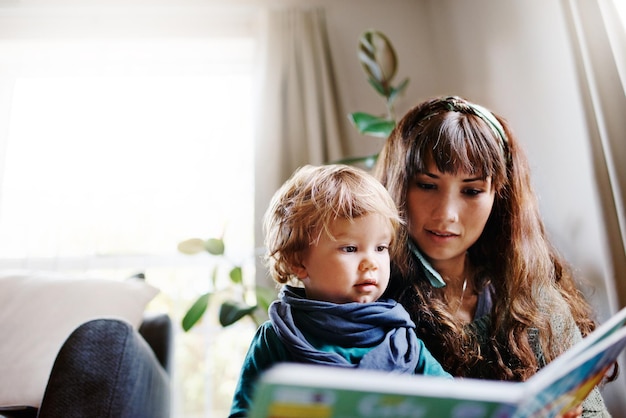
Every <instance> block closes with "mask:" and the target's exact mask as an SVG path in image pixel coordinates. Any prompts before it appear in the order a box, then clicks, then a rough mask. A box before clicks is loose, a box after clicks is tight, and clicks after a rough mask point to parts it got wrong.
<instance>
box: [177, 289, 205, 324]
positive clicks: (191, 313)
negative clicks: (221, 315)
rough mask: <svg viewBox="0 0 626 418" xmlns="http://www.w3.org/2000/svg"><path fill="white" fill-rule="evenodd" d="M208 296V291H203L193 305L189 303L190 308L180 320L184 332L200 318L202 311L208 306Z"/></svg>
mask: <svg viewBox="0 0 626 418" xmlns="http://www.w3.org/2000/svg"><path fill="white" fill-rule="evenodd" d="M210 297H211V293H210V292H209V293H205V294H204V295H202V296H200V297H199V298H198V299H197V300H196V301H195V302H194V304H193V305H191V308H189V310H188V311H187V313H186V314H185V316H184V318H183V321H182V327H183V330H185V332H187V331H189V330H190V329H191V327H193V326H194V325H195V324H196V322H198V321H199V320H200V318H202V315H204V312H205V311H206V309H207V307H208V306H209V299H210Z"/></svg>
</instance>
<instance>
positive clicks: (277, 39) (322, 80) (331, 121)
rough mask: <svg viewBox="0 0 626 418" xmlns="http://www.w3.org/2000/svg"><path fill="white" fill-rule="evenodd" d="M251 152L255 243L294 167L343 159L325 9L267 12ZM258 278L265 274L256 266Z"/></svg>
mask: <svg viewBox="0 0 626 418" xmlns="http://www.w3.org/2000/svg"><path fill="white" fill-rule="evenodd" d="M262 31H263V34H262V39H263V45H264V46H263V48H262V49H263V55H262V58H261V61H262V65H263V69H262V76H261V81H260V86H261V87H260V90H261V91H260V94H259V120H258V124H257V126H258V131H257V138H256V149H255V164H256V166H255V167H256V168H255V179H256V180H255V193H256V196H255V213H256V215H255V218H256V222H255V224H256V227H255V237H256V238H255V239H256V245H257V248H262V245H263V244H262V240H263V236H262V230H261V222H260V220H261V217H262V216H263V214H264V213H265V210H266V208H267V205H268V203H269V200H270V199H271V196H272V194H273V193H274V192H275V191H276V189H278V188H279V187H280V185H281V184H282V183H283V182H284V181H285V180H286V179H287V178H288V177H289V176H290V175H291V173H292V172H293V171H294V170H295V169H296V168H298V167H300V166H302V165H305V164H324V163H327V162H330V161H334V160H338V159H340V158H342V157H343V156H344V146H343V144H342V142H341V139H342V135H341V121H340V119H339V118H341V117H342V116H341V115H339V114H338V113H339V112H338V108H339V106H338V98H337V92H336V88H335V78H334V75H333V65H332V60H331V54H330V49H329V45H328V37H327V32H326V24H325V19H324V11H323V9H319V8H314V9H282V10H268V11H266V12H265V15H264V20H263V24H262ZM257 267H258V269H257V271H258V273H257V278H258V279H259V280H260V281H263V280H264V279H265V270H264V269H263V268H262V267H261V266H260V265H257Z"/></svg>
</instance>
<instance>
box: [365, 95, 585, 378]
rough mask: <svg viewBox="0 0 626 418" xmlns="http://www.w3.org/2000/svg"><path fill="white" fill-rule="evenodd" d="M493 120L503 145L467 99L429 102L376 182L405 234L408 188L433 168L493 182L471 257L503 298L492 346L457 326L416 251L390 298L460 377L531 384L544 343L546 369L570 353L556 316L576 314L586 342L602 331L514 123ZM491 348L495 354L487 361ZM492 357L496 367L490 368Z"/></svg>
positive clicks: (401, 131)
mask: <svg viewBox="0 0 626 418" xmlns="http://www.w3.org/2000/svg"><path fill="white" fill-rule="evenodd" d="M494 116H495V117H496V118H497V121H498V122H499V123H500V125H501V128H503V134H504V135H505V137H504V138H502V134H500V135H498V133H497V132H496V131H495V130H494V129H493V126H492V125H493V124H490V123H488V121H486V120H485V118H484V115H481V114H480V112H476V109H475V108H473V107H472V104H471V103H470V102H467V101H465V100H464V99H461V98H458V97H448V98H433V99H430V100H427V101H425V102H423V103H421V104H419V105H417V106H416V107H414V108H413V109H411V110H409V112H408V113H407V114H406V115H405V116H404V117H403V118H402V119H401V120H400V121H399V123H398V124H397V126H396V127H395V129H394V130H393V132H392V133H391V135H390V137H389V138H388V140H387V141H386V143H385V145H384V147H383V149H382V151H381V153H380V155H379V158H378V162H377V165H376V168H375V173H374V174H375V176H376V177H378V179H379V180H380V181H381V182H382V183H383V184H384V185H385V187H386V188H387V189H388V190H389V192H390V194H391V195H392V197H393V199H394V201H395V202H396V205H397V206H398V208H399V210H400V214H401V216H402V217H403V219H404V220H405V225H408V223H410V220H409V219H407V217H408V214H407V207H406V196H407V190H408V187H409V184H410V182H412V181H414V178H415V176H416V175H417V174H419V173H420V172H422V171H424V170H425V167H426V164H427V163H429V162H433V163H434V164H436V166H437V168H438V169H439V170H440V171H442V172H446V173H456V172H468V173H473V174H479V175H482V176H484V177H491V179H492V184H493V187H494V188H495V192H496V193H495V199H494V205H493V208H492V212H491V215H490V217H489V220H488V221H487V224H486V226H485V229H484V231H483V233H482V235H481V236H480V238H479V239H478V240H477V242H476V243H475V244H474V245H473V246H472V247H471V248H470V249H469V256H470V260H471V262H472V264H473V266H474V268H475V269H476V272H477V274H476V278H477V279H478V280H479V281H480V282H479V283H476V286H484V285H485V284H486V283H485V282H486V281H490V282H491V283H492V285H493V287H494V289H495V297H494V307H493V310H492V315H491V322H490V323H489V331H488V338H487V340H486V341H479V333H476V332H472V331H471V327H465V326H463V324H461V323H459V322H458V321H456V320H455V319H454V318H453V316H452V315H451V314H450V311H449V309H448V307H447V305H446V304H445V302H444V300H443V295H442V292H441V290H440V289H435V288H433V287H432V286H431V285H430V283H429V282H428V281H427V280H424V278H423V277H420V275H421V272H420V270H419V269H418V268H417V266H416V265H415V261H414V260H413V258H412V257H410V256H409V250H408V248H407V249H406V251H404V252H402V254H403V255H402V256H400V257H398V258H396V260H394V271H395V274H394V277H393V279H392V283H391V285H390V289H389V296H391V297H395V298H397V299H398V300H400V302H402V303H403V304H404V305H405V306H406V307H407V309H408V310H409V312H411V314H412V316H413V319H414V320H415V322H416V324H417V326H418V330H420V331H421V335H420V337H421V338H423V339H424V341H425V342H426V344H427V346H428V348H429V349H430V350H431V351H432V352H433V354H434V355H435V356H436V357H437V358H438V360H439V361H440V362H442V364H443V366H444V368H446V369H447V370H448V371H450V372H451V373H452V374H454V375H457V376H467V375H472V376H476V372H475V370H476V369H482V371H481V372H480V373H484V374H485V375H486V376H487V377H490V378H497V379H502V380H526V379H527V378H529V377H530V376H531V375H533V374H534V373H535V372H536V371H537V369H538V368H539V367H541V365H540V364H538V361H537V358H536V355H535V352H534V350H533V346H534V344H541V348H542V351H543V354H544V356H545V360H546V361H550V360H551V359H553V358H554V357H555V356H557V355H559V354H560V353H561V352H562V351H564V350H565V349H566V348H567V347H565V346H563V345H561V342H562V338H552V336H553V330H552V329H551V327H550V323H551V320H550V317H551V316H552V315H554V314H555V313H556V314H558V312H559V311H561V312H566V309H567V308H569V310H570V311H571V314H572V315H573V317H574V320H575V322H576V324H577V326H578V327H579V329H580V331H581V333H582V334H583V336H585V335H587V334H588V333H589V332H591V331H592V330H593V329H594V328H595V322H594V320H593V316H592V313H593V311H592V309H591V306H590V305H589V304H588V302H587V301H586V300H585V298H584V295H583V294H582V292H581V291H580V290H579V289H578V286H577V284H576V283H575V281H574V278H573V276H572V273H571V271H570V268H569V267H568V265H567V264H566V263H565V262H564V260H563V259H562V257H561V256H560V255H559V254H558V252H557V251H556V250H555V248H554V247H553V246H552V245H551V243H550V241H549V240H548V237H547V235H546V231H545V228H544V224H543V221H542V219H541V216H540V213H539V209H538V203H537V198H536V195H535V193H534V191H533V188H532V185H531V179H530V170H529V166H528V161H527V158H526V156H525V153H524V151H523V150H522V149H521V147H520V146H519V144H518V141H517V139H516V138H515V136H514V135H513V132H512V131H511V129H510V128H509V126H508V124H507V122H506V120H504V119H503V118H501V117H499V116H497V115H494ZM503 141H504V143H503ZM408 240H409V236H408V229H407V227H406V226H405V227H403V228H401V232H400V237H399V241H400V242H403V243H406V244H408ZM531 334H533V335H534V337H530V335H531ZM533 338H535V339H533ZM481 346H482V347H483V349H481ZM485 346H487V347H488V351H489V352H490V354H487V353H485V352H484V347H485ZM487 355H488V356H489V357H490V360H491V361H485V362H481V360H482V359H483V358H484V356H487ZM485 368H489V369H490V370H485ZM472 370H474V371H472ZM476 377H480V376H476Z"/></svg>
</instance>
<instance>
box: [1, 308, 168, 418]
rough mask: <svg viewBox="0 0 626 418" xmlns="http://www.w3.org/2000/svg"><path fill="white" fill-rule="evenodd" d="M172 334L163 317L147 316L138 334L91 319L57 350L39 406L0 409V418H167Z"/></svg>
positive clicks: (119, 324) (113, 322)
mask: <svg viewBox="0 0 626 418" xmlns="http://www.w3.org/2000/svg"><path fill="white" fill-rule="evenodd" d="M171 335H172V331H171V322H170V319H169V317H168V316H167V315H165V314H161V315H155V316H151V317H147V318H146V319H145V320H144V321H143V323H142V324H141V327H140V329H139V331H136V330H134V329H133V327H132V326H131V325H130V324H128V323H127V322H125V321H122V320H118V319H93V320H90V321H88V322H86V323H84V324H82V325H80V326H79V327H78V328H77V329H76V330H75V331H74V332H73V333H72V334H71V335H70V336H69V337H68V339H67V340H66V341H65V343H64V344H63V346H62V348H61V350H60V351H59V354H58V355H57V357H56V360H55V362H54V366H53V368H52V372H51V373H50V379H49V380H48V384H47V385H46V391H45V393H44V397H43V400H42V402H41V406H40V407H39V408H34V407H27V406H17V407H5V408H3V407H0V417H8V418H27V417H28V418H30V417H32V418H35V417H41V418H46V417H59V418H61V417H64V418H72V417H76V418H79V417H80V418H88V417H98V418H101V417H102V418H104V417H110V418H114V417H115V418H122V417H129V418H130V417H133V418H142V417H145V418H159V417H163V418H165V417H169V408H170V406H169V404H170V389H169V385H170V384H169V381H170V361H171V360H170V358H171V348H170V347H171V344H172V340H171Z"/></svg>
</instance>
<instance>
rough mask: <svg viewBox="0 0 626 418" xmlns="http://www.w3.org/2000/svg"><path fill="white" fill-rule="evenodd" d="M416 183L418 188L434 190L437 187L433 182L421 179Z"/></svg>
mask: <svg viewBox="0 0 626 418" xmlns="http://www.w3.org/2000/svg"><path fill="white" fill-rule="evenodd" d="M416 185H417V187H418V188H420V189H424V190H432V189H435V188H436V186H435V185H434V184H432V183H423V182H421V181H418V182H417V183H416Z"/></svg>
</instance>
